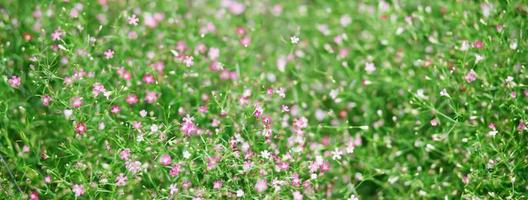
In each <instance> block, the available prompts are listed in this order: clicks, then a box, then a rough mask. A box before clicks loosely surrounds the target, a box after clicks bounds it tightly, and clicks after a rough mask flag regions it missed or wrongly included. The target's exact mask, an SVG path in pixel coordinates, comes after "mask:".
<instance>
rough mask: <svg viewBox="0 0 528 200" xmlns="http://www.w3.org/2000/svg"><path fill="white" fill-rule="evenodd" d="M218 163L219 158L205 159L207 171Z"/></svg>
mask: <svg viewBox="0 0 528 200" xmlns="http://www.w3.org/2000/svg"><path fill="white" fill-rule="evenodd" d="M218 161H220V157H217V156H215V157H209V158H207V170H211V169H214V168H215V167H216V165H218Z"/></svg>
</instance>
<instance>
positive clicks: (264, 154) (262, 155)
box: [260, 150, 270, 159]
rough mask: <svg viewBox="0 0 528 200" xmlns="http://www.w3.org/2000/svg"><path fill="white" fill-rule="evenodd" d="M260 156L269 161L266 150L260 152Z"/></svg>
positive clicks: (268, 154)
mask: <svg viewBox="0 0 528 200" xmlns="http://www.w3.org/2000/svg"><path fill="white" fill-rule="evenodd" d="M260 156H261V157H262V158H264V159H269V157H270V153H269V152H268V150H264V151H262V152H260Z"/></svg>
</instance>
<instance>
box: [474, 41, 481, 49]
mask: <svg viewBox="0 0 528 200" xmlns="http://www.w3.org/2000/svg"><path fill="white" fill-rule="evenodd" d="M473 47H475V48H477V49H481V48H482V47H484V43H483V42H482V41H480V40H476V41H475V42H473Z"/></svg>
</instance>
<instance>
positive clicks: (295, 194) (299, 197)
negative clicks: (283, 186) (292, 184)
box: [292, 191, 303, 200]
mask: <svg viewBox="0 0 528 200" xmlns="http://www.w3.org/2000/svg"><path fill="white" fill-rule="evenodd" d="M292 195H293V199H294V200H302V199H303V195H302V194H301V192H299V191H295V192H293V193H292Z"/></svg>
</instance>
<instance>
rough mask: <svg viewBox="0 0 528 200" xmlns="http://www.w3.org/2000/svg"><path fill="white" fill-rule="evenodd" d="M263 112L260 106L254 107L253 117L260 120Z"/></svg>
mask: <svg viewBox="0 0 528 200" xmlns="http://www.w3.org/2000/svg"><path fill="white" fill-rule="evenodd" d="M263 112H264V109H263V108H262V107H261V106H260V105H256V106H255V111H253V116H255V117H256V118H260V116H261V115H262V113H263Z"/></svg>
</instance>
